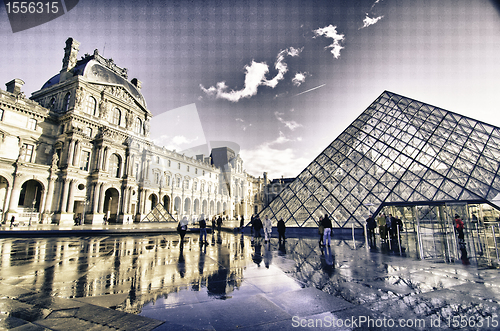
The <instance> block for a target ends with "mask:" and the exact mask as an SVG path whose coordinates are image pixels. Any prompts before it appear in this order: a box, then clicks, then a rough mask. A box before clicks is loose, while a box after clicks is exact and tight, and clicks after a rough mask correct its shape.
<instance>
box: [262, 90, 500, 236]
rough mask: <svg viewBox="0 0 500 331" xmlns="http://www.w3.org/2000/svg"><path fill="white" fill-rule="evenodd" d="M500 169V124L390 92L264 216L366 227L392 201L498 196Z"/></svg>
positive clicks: (305, 223) (312, 223)
mask: <svg viewBox="0 0 500 331" xmlns="http://www.w3.org/2000/svg"><path fill="white" fill-rule="evenodd" d="M499 169H500V128H497V127H494V126H492V125H489V124H486V123H482V122H478V121H476V120H473V119H471V118H468V117H465V116H461V115H459V114H455V113H452V112H449V111H446V110H444V109H440V108H437V107H434V106H431V105H428V104H425V103H422V102H419V101H416V100H412V99H409V98H406V97H403V96H400V95H397V94H394V93H391V92H387V91H386V92H384V93H382V94H381V95H380V96H379V97H378V98H377V100H375V101H374V102H373V103H372V104H371V105H370V106H369V107H368V108H367V109H366V110H365V111H364V112H363V113H362V114H361V115H360V116H359V117H358V118H357V119H356V120H354V122H353V123H352V124H351V125H350V126H349V127H347V128H346V129H345V130H344V132H342V134H340V135H339V137H338V138H337V139H335V140H334V141H333V142H332V143H331V144H330V146H328V147H327V148H326V149H325V150H324V151H323V152H322V153H321V154H320V155H319V156H318V157H317V158H316V159H315V160H314V161H313V162H312V163H311V164H310V165H309V166H308V167H307V168H306V169H304V170H303V171H302V172H301V174H300V175H299V176H297V178H296V179H295V181H294V182H292V183H291V184H290V185H289V186H288V187H287V188H285V189H284V190H283V191H282V192H281V193H280V195H279V196H278V197H277V198H276V199H275V200H273V201H272V202H271V203H270V204H269V206H268V207H266V208H265V209H264V211H263V212H262V213H261V215H263V213H264V212H265V213H267V214H269V215H274V217H279V218H283V220H284V221H285V222H286V225H287V226H289V227H294V226H299V227H301V226H303V227H315V226H317V221H318V218H319V216H320V215H324V214H328V215H330V217H331V219H332V223H333V226H334V227H351V226H352V225H354V226H355V227H359V226H360V225H362V224H364V222H365V220H366V218H367V217H368V216H369V215H370V214H372V213H376V212H378V211H379V210H380V209H381V208H382V207H383V206H384V205H391V204H394V203H395V204H400V205H401V204H407V205H423V204H424V205H425V204H427V203H447V202H457V201H467V202H471V201H474V202H478V203H483V202H485V201H486V200H487V199H493V196H495V195H497V194H498V192H500V176H499V173H500V171H499ZM273 221H274V220H273Z"/></svg>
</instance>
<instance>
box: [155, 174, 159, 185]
mask: <svg viewBox="0 0 500 331" xmlns="http://www.w3.org/2000/svg"><path fill="white" fill-rule="evenodd" d="M155 184H160V174H159V173H157V172H156V173H155Z"/></svg>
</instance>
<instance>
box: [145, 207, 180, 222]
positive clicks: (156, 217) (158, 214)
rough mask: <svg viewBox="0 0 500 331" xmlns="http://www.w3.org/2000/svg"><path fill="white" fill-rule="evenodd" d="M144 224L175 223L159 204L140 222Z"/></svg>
mask: <svg viewBox="0 0 500 331" xmlns="http://www.w3.org/2000/svg"><path fill="white" fill-rule="evenodd" d="M141 222H142V223H145V222H177V221H176V220H175V218H174V217H173V216H172V215H170V213H169V212H168V211H167V210H166V209H165V208H164V207H163V205H162V204H161V203H158V204H156V206H155V207H154V208H153V209H152V210H151V211H150V212H149V213H148V214H147V215H146V217H144V218H143V219H142V221H141Z"/></svg>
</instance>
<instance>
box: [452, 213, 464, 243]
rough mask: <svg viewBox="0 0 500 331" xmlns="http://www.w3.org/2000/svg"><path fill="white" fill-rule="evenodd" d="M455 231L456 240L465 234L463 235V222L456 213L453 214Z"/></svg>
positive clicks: (461, 238) (462, 237) (462, 238)
mask: <svg viewBox="0 0 500 331" xmlns="http://www.w3.org/2000/svg"><path fill="white" fill-rule="evenodd" d="M454 222H455V231H456V232H457V234H458V240H462V241H463V240H464V239H465V235H464V222H463V221H462V220H461V219H460V216H458V214H455V220H454Z"/></svg>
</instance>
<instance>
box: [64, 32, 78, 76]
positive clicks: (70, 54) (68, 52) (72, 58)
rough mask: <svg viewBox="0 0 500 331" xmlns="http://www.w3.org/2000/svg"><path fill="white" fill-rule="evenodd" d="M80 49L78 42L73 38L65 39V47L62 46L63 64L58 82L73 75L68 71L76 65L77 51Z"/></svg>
mask: <svg viewBox="0 0 500 331" xmlns="http://www.w3.org/2000/svg"><path fill="white" fill-rule="evenodd" d="M79 50H80V43H79V42H78V41H76V40H74V39H73V38H68V40H66V47H65V48H64V58H63V61H62V62H63V65H62V69H61V72H60V76H59V82H63V81H65V80H66V79H68V78H71V77H73V75H72V74H71V73H70V72H69V71H70V70H71V69H73V68H74V67H75V65H76V60H77V57H78V51H79Z"/></svg>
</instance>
